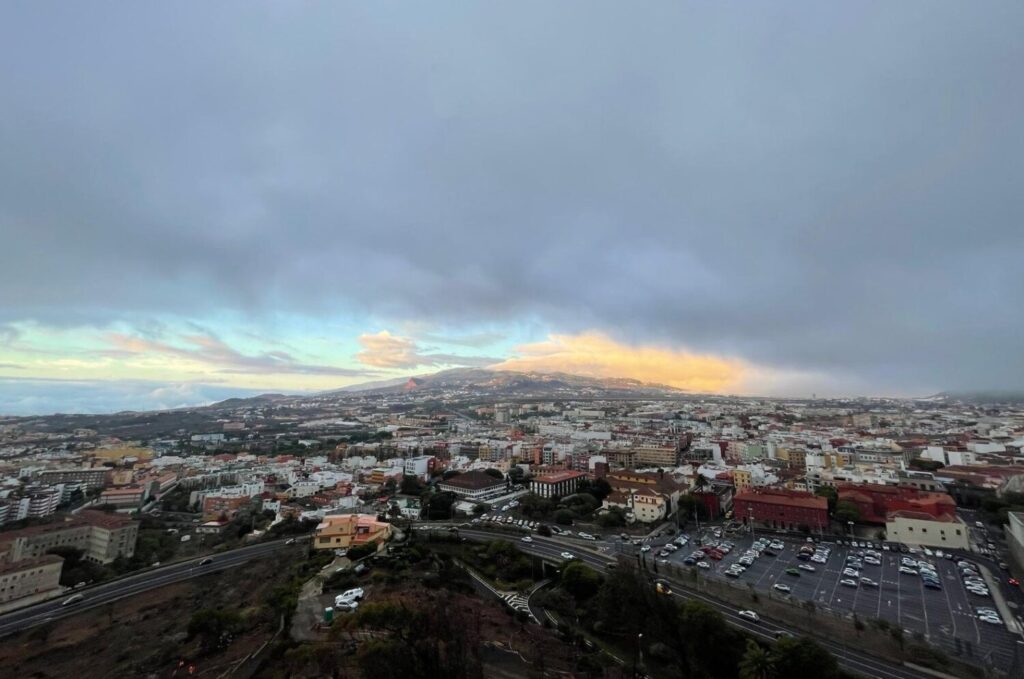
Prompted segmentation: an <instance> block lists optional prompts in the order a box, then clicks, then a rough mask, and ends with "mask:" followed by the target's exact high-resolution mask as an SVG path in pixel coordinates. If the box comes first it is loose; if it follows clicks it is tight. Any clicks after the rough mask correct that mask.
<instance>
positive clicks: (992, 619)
mask: <svg viewBox="0 0 1024 679" xmlns="http://www.w3.org/2000/svg"><path fill="white" fill-rule="evenodd" d="M978 620H981V621H982V622H987V623H988V624H990V625H1002V624H1003V619H1002V618H1000V617H999V616H995V615H979V616H978Z"/></svg>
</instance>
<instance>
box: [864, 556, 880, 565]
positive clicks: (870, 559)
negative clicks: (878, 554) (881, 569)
mask: <svg viewBox="0 0 1024 679" xmlns="http://www.w3.org/2000/svg"><path fill="white" fill-rule="evenodd" d="M864 563H866V564H868V565H869V566H881V565H882V562H881V561H879V560H878V559H875V558H874V557H870V556H866V557H864Z"/></svg>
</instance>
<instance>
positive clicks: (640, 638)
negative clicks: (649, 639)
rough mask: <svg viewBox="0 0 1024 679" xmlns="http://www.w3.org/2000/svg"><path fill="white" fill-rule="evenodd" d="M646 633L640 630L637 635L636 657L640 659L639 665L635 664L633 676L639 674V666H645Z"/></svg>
mask: <svg viewBox="0 0 1024 679" xmlns="http://www.w3.org/2000/svg"><path fill="white" fill-rule="evenodd" d="M643 642H644V633H643V632H639V633H637V635H636V657H638V658H639V659H640V661H639V663H638V665H633V676H634V677H636V675H637V667H638V666H639V667H643V664H644V643H643Z"/></svg>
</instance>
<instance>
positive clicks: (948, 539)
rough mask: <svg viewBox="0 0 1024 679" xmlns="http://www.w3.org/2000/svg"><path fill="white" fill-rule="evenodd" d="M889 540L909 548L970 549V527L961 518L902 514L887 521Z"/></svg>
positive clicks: (893, 515)
mask: <svg viewBox="0 0 1024 679" xmlns="http://www.w3.org/2000/svg"><path fill="white" fill-rule="evenodd" d="M885 536H886V539H888V540H890V541H892V542H902V543H903V544H905V545H921V546H923V547H939V548H948V549H969V548H970V541H969V533H968V530H967V524H965V523H964V522H963V520H962V519H960V518H959V517H957V516H940V517H934V516H932V515H930V514H925V513H924V512H914V511H906V510H904V511H898V512H893V513H891V514H889V516H888V517H887V518H886V521H885Z"/></svg>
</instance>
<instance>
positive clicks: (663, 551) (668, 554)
mask: <svg viewBox="0 0 1024 679" xmlns="http://www.w3.org/2000/svg"><path fill="white" fill-rule="evenodd" d="M671 555H672V552H670V551H668V550H667V549H663V550H661V551H660V552H658V556H660V557H661V558H662V559H664V558H666V557H669V556H671Z"/></svg>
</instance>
